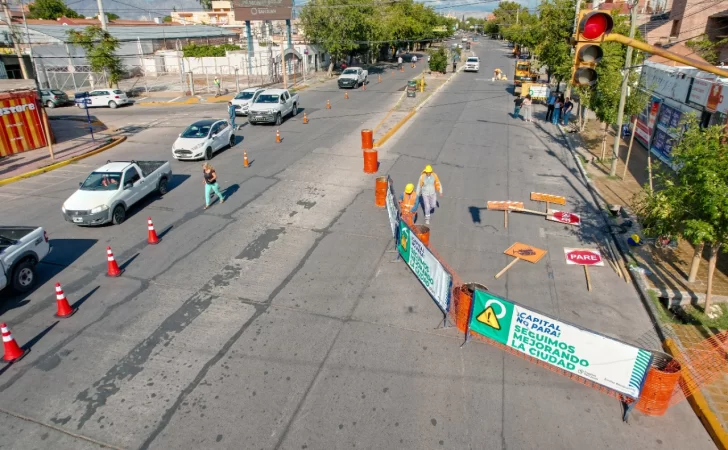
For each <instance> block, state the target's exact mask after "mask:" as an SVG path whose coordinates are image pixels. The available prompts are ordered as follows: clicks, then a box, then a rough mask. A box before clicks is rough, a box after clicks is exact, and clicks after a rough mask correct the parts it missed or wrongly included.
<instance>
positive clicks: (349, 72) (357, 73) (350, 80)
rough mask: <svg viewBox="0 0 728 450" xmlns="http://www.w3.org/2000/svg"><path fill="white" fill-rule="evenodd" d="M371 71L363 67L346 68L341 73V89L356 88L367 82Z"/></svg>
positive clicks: (339, 81)
mask: <svg viewBox="0 0 728 450" xmlns="http://www.w3.org/2000/svg"><path fill="white" fill-rule="evenodd" d="M368 77H369V72H368V71H367V70H365V69H362V68H361V67H349V68H346V69H344V71H343V72H341V75H339V80H338V83H339V89H341V88H346V87H349V88H353V89H356V88H358V87H359V86H361V85H363V84H367V82H368Z"/></svg>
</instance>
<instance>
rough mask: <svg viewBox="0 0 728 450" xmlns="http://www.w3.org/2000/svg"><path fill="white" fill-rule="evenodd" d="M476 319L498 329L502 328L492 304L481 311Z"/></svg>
mask: <svg viewBox="0 0 728 450" xmlns="http://www.w3.org/2000/svg"><path fill="white" fill-rule="evenodd" d="M476 319H477V320H478V322H480V323H484V324H486V325H488V326H489V327H491V328H494V329H496V330H500V329H501V326H500V323H498V318H497V317H496V316H495V312H494V311H493V307H492V306H488V307H487V308H485V311H483V312H482V313H480V315H478V317H476Z"/></svg>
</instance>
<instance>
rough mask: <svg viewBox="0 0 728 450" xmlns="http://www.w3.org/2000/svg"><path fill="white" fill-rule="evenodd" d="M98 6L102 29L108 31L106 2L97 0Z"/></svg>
mask: <svg viewBox="0 0 728 450" xmlns="http://www.w3.org/2000/svg"><path fill="white" fill-rule="evenodd" d="M96 4H97V5H99V21H101V29H102V30H104V31H106V14H105V13H104V2H103V0H96Z"/></svg>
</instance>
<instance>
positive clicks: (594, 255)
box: [564, 248, 604, 266]
mask: <svg viewBox="0 0 728 450" xmlns="http://www.w3.org/2000/svg"><path fill="white" fill-rule="evenodd" d="M564 256H565V257H566V264H575V265H579V266H603V265H604V260H603V259H602V254H601V253H599V250H593V249H590V248H564Z"/></svg>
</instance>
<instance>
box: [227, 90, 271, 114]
mask: <svg viewBox="0 0 728 450" xmlns="http://www.w3.org/2000/svg"><path fill="white" fill-rule="evenodd" d="M263 91H265V89H262V88H248V89H243V90H242V91H240V92H238V95H236V96H235V97H233V99H232V100H230V102H231V103H232V104H233V106H234V107H235V115H236V116H247V115H248V110H249V109H250V105H251V104H252V103H253V102H254V101H255V99H256V98H258V96H259V95H260V93H261V92H263Z"/></svg>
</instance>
